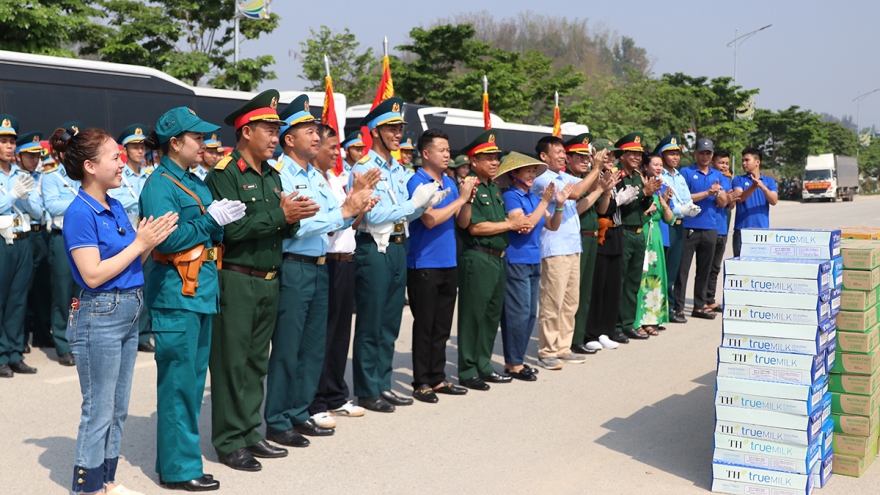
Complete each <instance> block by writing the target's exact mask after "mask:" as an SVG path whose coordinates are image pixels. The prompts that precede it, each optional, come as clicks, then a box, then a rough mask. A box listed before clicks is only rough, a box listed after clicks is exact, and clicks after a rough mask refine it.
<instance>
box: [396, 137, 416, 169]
mask: <svg viewBox="0 0 880 495" xmlns="http://www.w3.org/2000/svg"><path fill="white" fill-rule="evenodd" d="M415 149H416V147H415V144H414V143H413V137H412V136H411V135H409V134H407V135H406V136H404V137H403V141H401V142H400V160H399V161H400V164H401V165H403V166H404V167H405V168H406V169H407V170H410V171H412V170H414V168H415V167H414V165H413V155H414V154H415Z"/></svg>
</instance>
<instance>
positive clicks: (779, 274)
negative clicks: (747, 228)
mask: <svg viewBox="0 0 880 495" xmlns="http://www.w3.org/2000/svg"><path fill="white" fill-rule="evenodd" d="M724 276H725V278H726V277H728V276H743V277H773V278H782V279H804V280H815V281H816V284H817V285H818V286H819V287H821V288H822V290H826V289H831V288H833V287H834V283H833V281H832V273H831V261H828V260H798V259H781V260H768V259H766V258H749V257H746V256H740V257H739V258H730V259H728V260H725V261H724Z"/></svg>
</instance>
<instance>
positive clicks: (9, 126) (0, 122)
mask: <svg viewBox="0 0 880 495" xmlns="http://www.w3.org/2000/svg"><path fill="white" fill-rule="evenodd" d="M17 135H18V119H16V118H15V117H13V116H12V115H9V114H8V113H4V114H0V136H17Z"/></svg>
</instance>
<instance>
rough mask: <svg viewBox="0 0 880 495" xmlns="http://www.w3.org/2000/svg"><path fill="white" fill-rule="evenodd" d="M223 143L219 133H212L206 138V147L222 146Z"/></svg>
mask: <svg viewBox="0 0 880 495" xmlns="http://www.w3.org/2000/svg"><path fill="white" fill-rule="evenodd" d="M222 147H223V144H222V143H220V139H218V138H217V133H211V137H209V138H207V137H206V139H205V148H215V149H216V148H222Z"/></svg>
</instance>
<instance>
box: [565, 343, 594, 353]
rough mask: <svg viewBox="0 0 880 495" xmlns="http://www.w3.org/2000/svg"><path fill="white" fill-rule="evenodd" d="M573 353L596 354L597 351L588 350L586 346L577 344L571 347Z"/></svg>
mask: <svg viewBox="0 0 880 495" xmlns="http://www.w3.org/2000/svg"><path fill="white" fill-rule="evenodd" d="M571 352H573V353H575V354H596V353H597V352H599V351H597V350H596V349H588V348H587V345H586V344H575V345H573V346H571Z"/></svg>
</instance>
